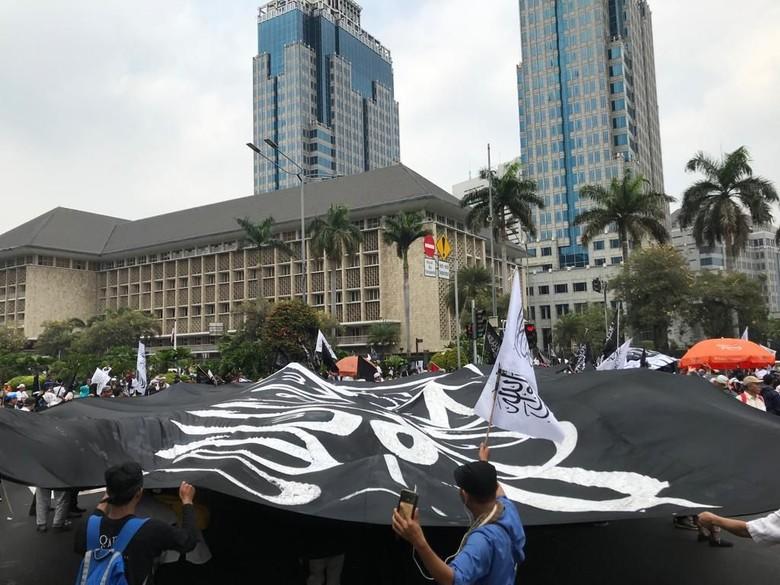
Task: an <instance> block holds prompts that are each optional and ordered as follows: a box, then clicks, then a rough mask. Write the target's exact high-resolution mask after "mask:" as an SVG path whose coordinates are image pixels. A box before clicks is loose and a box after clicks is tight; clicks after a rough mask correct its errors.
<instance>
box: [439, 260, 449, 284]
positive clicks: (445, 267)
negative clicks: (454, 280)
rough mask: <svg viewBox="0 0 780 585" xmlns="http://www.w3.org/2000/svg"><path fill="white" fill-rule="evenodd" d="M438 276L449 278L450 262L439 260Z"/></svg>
mask: <svg viewBox="0 0 780 585" xmlns="http://www.w3.org/2000/svg"><path fill="white" fill-rule="evenodd" d="M439 278H443V279H445V280H449V279H450V263H449V262H442V261H441V260H439Z"/></svg>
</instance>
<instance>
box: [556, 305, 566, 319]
mask: <svg viewBox="0 0 780 585" xmlns="http://www.w3.org/2000/svg"><path fill="white" fill-rule="evenodd" d="M568 314H569V305H567V304H564V305H555V315H556V316H557V317H563V316H564V315H568Z"/></svg>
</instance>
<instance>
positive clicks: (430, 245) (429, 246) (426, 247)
mask: <svg viewBox="0 0 780 585" xmlns="http://www.w3.org/2000/svg"><path fill="white" fill-rule="evenodd" d="M423 252H424V253H425V257H426V258H433V257H434V256H435V255H436V240H434V239H433V236H431V235H427V236H425V237H424V238H423Z"/></svg>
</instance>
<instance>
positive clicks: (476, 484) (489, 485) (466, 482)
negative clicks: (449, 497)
mask: <svg viewBox="0 0 780 585" xmlns="http://www.w3.org/2000/svg"><path fill="white" fill-rule="evenodd" d="M454 475H455V485H457V486H458V487H459V488H461V489H462V490H463V491H465V492H466V493H467V494H469V495H471V496H474V497H475V498H478V499H480V500H485V499H488V498H492V497H494V496H495V495H496V490H497V489H498V479H497V477H496V468H495V467H493V466H492V465H491V464H490V463H488V462H487V461H472V462H471V463H466V464H465V465H461V466H460V467H458V468H457V469H456V470H455V473H454Z"/></svg>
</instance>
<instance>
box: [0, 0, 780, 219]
mask: <svg viewBox="0 0 780 585" xmlns="http://www.w3.org/2000/svg"><path fill="white" fill-rule="evenodd" d="M257 4H258V2H256V1H255V0H231V1H230V2H213V1H212V0H190V1H188V0H167V1H166V2H154V1H152V0H137V1H136V2H132V3H130V2H119V1H105V0H102V1H101V0H80V1H79V2H68V3H65V2H58V1H54V0H48V1H44V0H39V1H38V2H15V3H14V2H5V3H3V4H2V5H1V6H0V70H2V71H3V86H2V108H0V192H2V195H3V201H4V203H5V205H4V209H3V214H2V216H0V232H2V231H5V230H7V229H9V228H11V227H13V226H15V225H17V224H19V223H21V222H22V221H25V220H27V219H30V218H32V217H34V216H36V215H38V214H40V213H43V212H45V211H47V210H48V209H50V208H52V207H54V206H56V205H63V206H68V207H75V208H80V209H86V210H91V211H96V212H100V213H106V214H113V215H118V216H121V217H128V218H135V217H143V216H147V215H152V214H156V213H162V212H165V211H170V210H174V209H180V208H183V207H187V206H192V205H198V204H202V203H207V202H213V201H219V200H221V199H225V198H230V197H237V196H241V195H246V194H249V193H251V190H252V157H251V153H249V151H248V150H247V149H246V147H245V146H244V143H245V142H246V141H247V140H248V139H249V138H250V137H251V134H252V111H251V96H252V69H251V63H252V57H253V56H254V54H255V53H256V50H257V39H256V20H255V17H256V7H257ZM517 4H518V3H517V0H483V1H482V2H479V3H474V2H473V1H472V2H466V1H464V0H393V2H388V1H387V0H363V2H362V5H363V24H364V27H365V28H366V29H367V30H368V31H369V32H370V33H371V34H372V35H374V36H376V37H377V38H378V39H379V40H380V41H381V42H382V43H383V44H385V45H386V46H387V47H388V48H390V50H391V51H392V53H393V59H394V67H395V77H396V96H397V98H398V100H399V102H400V112H401V156H402V160H403V161H404V162H405V163H406V164H407V165H409V166H411V167H412V168H414V169H416V170H418V171H420V172H421V173H423V174H424V175H425V176H427V177H428V178H430V179H431V180H433V181H434V182H436V183H437V184H439V185H440V186H442V187H443V188H445V189H449V188H450V186H451V185H452V184H453V183H456V182H459V181H461V180H463V179H465V178H467V177H468V174H469V172H470V171H471V172H476V171H477V170H478V169H479V168H480V167H482V166H484V165H485V163H486V144H487V143H488V142H490V143H491V145H492V147H493V154H494V157H493V160H494V162H499V161H501V160H506V159H509V158H511V157H514V156H516V155H517V154H518V153H519V132H518V120H517V94H516V91H517V90H516V81H515V80H516V73H515V66H516V65H517V63H518V61H519V59H520V35H519V24H518V21H519V19H518V8H517ZM651 7H652V9H653V11H654V26H655V47H656V69H657V78H658V89H659V101H660V109H661V125H662V128H661V131H662V141H663V149H664V167H665V174H666V185H667V192H669V193H670V194H672V195H675V196H678V195H679V194H680V193H681V192H682V191H683V190H684V188H685V186H686V185H687V184H689V183H690V182H691V180H692V177H691V176H689V175H686V174H685V173H684V172H683V170H682V169H683V166H684V164H685V161H686V160H687V159H688V158H690V156H691V155H692V154H693V153H695V152H696V151H698V150H704V151H707V152H709V153H711V154H715V155H717V154H718V153H719V152H720V151H721V149H722V150H724V151H729V150H733V149H734V148H736V147H737V146H739V145H742V144H746V145H748V146H749V147H750V149H751V152H752V153H753V155H754V158H755V161H754V169H755V170H756V172H757V173H759V174H763V175H765V176H767V177H769V178H771V179H774V180H776V181H780V176H778V174H777V172H776V171H775V168H776V167H775V165H774V164H773V163H774V161H776V160H778V159H779V158H780V143H778V141H777V140H776V127H777V123H776V120H777V118H778V107H777V106H776V96H777V95H780V75H778V71H780V45H778V44H777V43H776V42H775V41H774V33H775V29H776V28H777V27H778V25H780V3H777V2H776V1H775V0H743V2H741V3H740V5H739V9H738V10H737V9H735V7H734V5H733V3H731V2H726V1H725V0H710V1H706V0H686V1H685V2H670V1H669V0H653V1H651Z"/></svg>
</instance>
